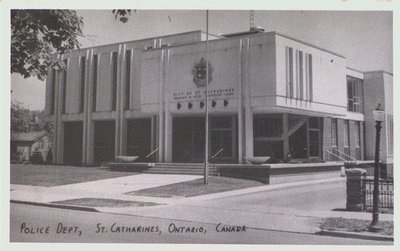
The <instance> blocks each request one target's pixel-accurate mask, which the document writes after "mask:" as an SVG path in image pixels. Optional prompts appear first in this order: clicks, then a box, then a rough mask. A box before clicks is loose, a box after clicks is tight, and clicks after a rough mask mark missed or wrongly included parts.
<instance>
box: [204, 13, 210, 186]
mask: <svg viewBox="0 0 400 251" xmlns="http://www.w3.org/2000/svg"><path fill="white" fill-rule="evenodd" d="M208 65H209V63H208V10H206V133H205V149H204V155H205V156H204V184H205V185H207V184H208Z"/></svg>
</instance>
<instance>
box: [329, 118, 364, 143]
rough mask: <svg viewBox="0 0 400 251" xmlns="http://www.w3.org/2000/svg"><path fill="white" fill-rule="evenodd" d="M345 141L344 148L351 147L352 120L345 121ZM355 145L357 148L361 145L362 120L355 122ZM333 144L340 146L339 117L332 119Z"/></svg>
mask: <svg viewBox="0 0 400 251" xmlns="http://www.w3.org/2000/svg"><path fill="white" fill-rule="evenodd" d="M343 123H344V124H343V125H344V127H343V142H344V148H350V121H349V120H344V121H343ZM354 138H355V140H354V145H355V147H356V148H360V146H361V141H360V139H361V122H359V121H356V122H355V124H354ZM331 145H332V147H338V126H337V119H332V120H331Z"/></svg>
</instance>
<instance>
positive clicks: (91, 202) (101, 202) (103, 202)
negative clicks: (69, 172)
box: [52, 198, 160, 207]
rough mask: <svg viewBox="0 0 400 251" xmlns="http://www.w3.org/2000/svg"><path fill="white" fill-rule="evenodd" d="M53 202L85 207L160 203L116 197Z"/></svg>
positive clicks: (137, 205)
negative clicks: (115, 198)
mask: <svg viewBox="0 0 400 251" xmlns="http://www.w3.org/2000/svg"><path fill="white" fill-rule="evenodd" d="M52 203H54V204H67V205H76V206H85V207H149V206H157V205H160V204H157V203H154V202H142V201H128V200H114V199H103V198H81V199H72V200H63V201H54V202H52Z"/></svg>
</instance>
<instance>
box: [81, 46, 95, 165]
mask: <svg viewBox="0 0 400 251" xmlns="http://www.w3.org/2000/svg"><path fill="white" fill-rule="evenodd" d="M92 52H93V50H87V52H86V57H85V59H86V60H85V76H84V78H85V81H84V83H85V86H84V96H83V102H84V105H83V126H82V127H83V128H82V130H83V133H82V137H83V138H82V164H83V165H85V164H87V163H86V158H87V157H86V156H87V147H88V141H87V139H88V137H87V134H88V130H87V128H88V120H89V113H90V110H89V96H90V89H91V88H90V85H91V81H90V80H91V78H90V75H91V74H90V73H91V65H92V64H91V62H92Z"/></svg>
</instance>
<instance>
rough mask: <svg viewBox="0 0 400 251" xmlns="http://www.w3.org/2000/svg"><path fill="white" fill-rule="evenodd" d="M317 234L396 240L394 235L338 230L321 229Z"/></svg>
mask: <svg viewBox="0 0 400 251" xmlns="http://www.w3.org/2000/svg"><path fill="white" fill-rule="evenodd" d="M315 234H316V235H324V236H333V237H343V238H352V239H363V240H374V241H394V237H393V236H389V235H377V234H373V233H356V232H346V231H337V230H321V231H319V232H316V233H315Z"/></svg>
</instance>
